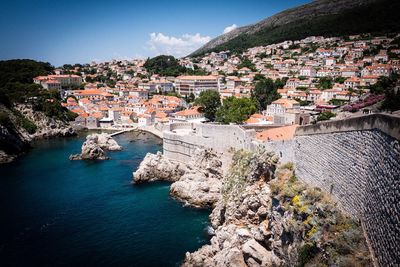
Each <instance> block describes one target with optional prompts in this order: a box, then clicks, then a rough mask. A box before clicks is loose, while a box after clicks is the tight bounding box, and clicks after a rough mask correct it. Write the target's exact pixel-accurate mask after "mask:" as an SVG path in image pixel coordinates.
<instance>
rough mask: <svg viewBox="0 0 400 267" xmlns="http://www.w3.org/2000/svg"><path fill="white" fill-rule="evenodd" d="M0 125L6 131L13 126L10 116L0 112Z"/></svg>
mask: <svg viewBox="0 0 400 267" xmlns="http://www.w3.org/2000/svg"><path fill="white" fill-rule="evenodd" d="M0 125H1V126H4V127H6V128H7V129H9V128H10V127H12V126H13V124H12V122H11V119H10V116H8V114H7V113H6V112H3V111H0Z"/></svg>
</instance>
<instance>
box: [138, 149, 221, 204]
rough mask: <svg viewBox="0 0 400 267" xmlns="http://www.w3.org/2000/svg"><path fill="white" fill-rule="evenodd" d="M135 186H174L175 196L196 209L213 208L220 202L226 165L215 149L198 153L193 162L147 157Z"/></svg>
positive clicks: (140, 167)
mask: <svg viewBox="0 0 400 267" xmlns="http://www.w3.org/2000/svg"><path fill="white" fill-rule="evenodd" d="M133 177H134V183H136V184H139V183H142V182H151V181H156V180H161V181H169V182H173V183H172V185H171V188H170V194H171V196H173V197H175V198H176V199H178V200H180V201H182V202H183V203H185V204H186V205H189V206H193V207H197V208H200V207H212V206H214V204H215V203H216V202H217V201H218V200H219V198H220V196H221V195H220V191H221V188H222V163H221V160H220V155H219V154H218V153H216V152H215V151H213V150H212V149H200V148H199V149H196V151H195V154H194V156H193V157H192V159H191V161H190V162H187V163H181V162H173V161H171V160H169V159H167V158H165V157H164V156H163V155H162V154H161V153H160V152H159V153H157V154H156V155H154V154H150V153H149V154H147V155H146V157H145V158H144V160H143V161H142V162H141V164H140V166H139V168H138V170H137V171H136V172H135V173H134V174H133Z"/></svg>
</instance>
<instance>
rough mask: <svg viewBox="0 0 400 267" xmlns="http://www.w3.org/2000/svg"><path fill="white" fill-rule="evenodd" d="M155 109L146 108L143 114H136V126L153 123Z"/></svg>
mask: <svg viewBox="0 0 400 267" xmlns="http://www.w3.org/2000/svg"><path fill="white" fill-rule="evenodd" d="M155 117H156V111H155V110H154V109H148V110H146V111H145V112H144V113H143V114H139V115H138V127H145V126H150V125H153V124H154V122H155Z"/></svg>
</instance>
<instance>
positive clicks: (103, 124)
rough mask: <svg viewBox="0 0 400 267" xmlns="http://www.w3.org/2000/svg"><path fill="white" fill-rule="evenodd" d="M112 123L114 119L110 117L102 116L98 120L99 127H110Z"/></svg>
mask: <svg viewBox="0 0 400 267" xmlns="http://www.w3.org/2000/svg"><path fill="white" fill-rule="evenodd" d="M113 124H114V121H113V119H111V118H102V119H101V120H99V125H100V128H110V127H112V126H113Z"/></svg>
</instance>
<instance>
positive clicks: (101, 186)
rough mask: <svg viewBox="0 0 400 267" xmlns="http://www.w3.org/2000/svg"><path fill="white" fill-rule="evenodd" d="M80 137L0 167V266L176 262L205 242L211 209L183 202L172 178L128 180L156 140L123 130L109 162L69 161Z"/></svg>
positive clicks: (42, 146)
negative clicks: (149, 181)
mask: <svg viewBox="0 0 400 267" xmlns="http://www.w3.org/2000/svg"><path fill="white" fill-rule="evenodd" d="M83 140H84V136H81V137H77V138H72V139H57V140H47V141H46V140H44V141H40V142H37V143H35V144H34V149H33V150H31V151H30V152H29V153H27V154H26V155H24V156H22V157H21V158H20V159H18V160H17V161H16V162H13V163H11V164H6V165H0V266H177V265H179V263H180V262H181V261H182V260H183V258H184V255H185V252H186V251H194V250H196V249H197V248H199V247H201V246H202V245H203V244H205V243H206V242H207V241H208V240H207V237H206V236H205V234H204V228H205V227H206V226H207V219H208V211H202V210H195V209H190V208H185V207H182V205H181V204H180V203H178V202H176V201H174V200H173V199H171V198H170V197H169V195H168V190H169V185H168V184H167V183H153V184H147V185H140V186H136V185H132V184H131V179H132V171H134V170H136V168H137V167H138V165H139V163H140V161H141V160H142V159H143V158H144V156H145V155H146V153H147V152H153V153H154V152H156V151H158V150H160V149H161V146H160V144H159V140H157V139H155V137H152V136H149V135H146V136H141V137H140V138H139V139H137V137H135V136H134V135H133V134H124V135H120V136H117V137H116V140H117V142H118V143H119V144H121V145H122V146H123V148H124V150H123V151H119V152H112V153H110V156H111V160H108V161H96V162H86V161H69V160H68V156H69V155H70V154H71V153H77V152H79V150H80V146H81V144H82V142H83ZM131 140H136V141H135V142H130V141H131Z"/></svg>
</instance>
